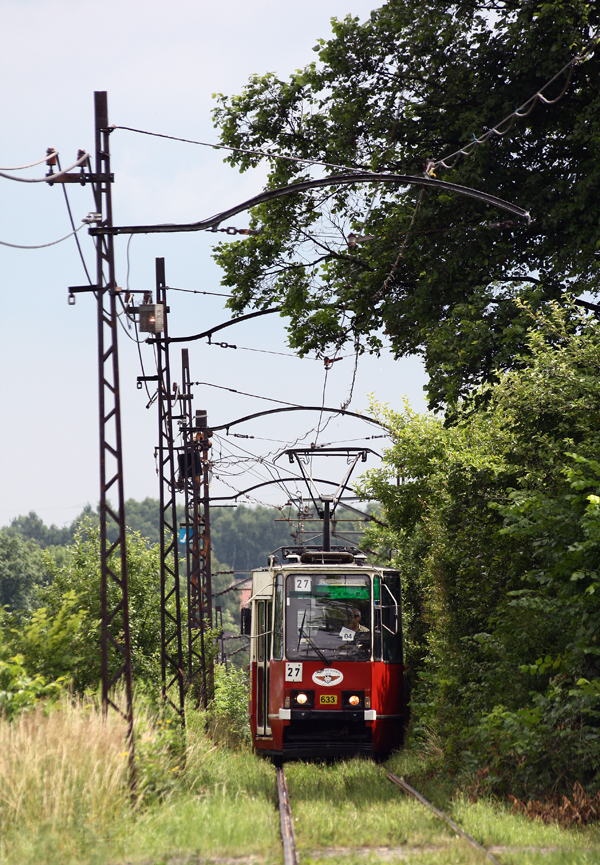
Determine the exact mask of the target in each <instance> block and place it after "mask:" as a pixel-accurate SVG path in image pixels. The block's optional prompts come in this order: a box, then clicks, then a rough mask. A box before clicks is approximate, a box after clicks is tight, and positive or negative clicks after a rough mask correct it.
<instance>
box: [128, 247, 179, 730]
mask: <svg viewBox="0 0 600 865" xmlns="http://www.w3.org/2000/svg"><path fill="white" fill-rule="evenodd" d="M156 303H157V304H162V305H163V308H164V312H163V327H164V330H163V334H162V335H161V334H158V335H157V338H156V371H157V375H156V376H139V377H138V382H139V383H140V385H141V382H142V381H149V380H157V382H158V473H159V495H160V501H159V510H160V525H159V534H160V654H161V692H162V697H163V700H164V701H165V703H168V704H169V705H170V706H171V707H172V708H173V709H174V710H175V711H176V712H177V714H178V715H179V717H180V718H181V721H182V723H185V681H184V661H183V640H182V627H181V594H180V581H179V546H178V541H179V530H178V525H177V522H178V521H177V502H176V483H175V481H176V470H175V449H174V443H173V411H172V407H173V403H172V397H171V367H170V361H169V332H168V314H167V312H168V308H167V296H166V280H165V260H164V258H157V259H156Z"/></svg>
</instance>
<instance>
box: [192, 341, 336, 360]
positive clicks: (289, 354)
mask: <svg viewBox="0 0 600 865" xmlns="http://www.w3.org/2000/svg"><path fill="white" fill-rule="evenodd" d="M208 345H215V346H217V347H218V348H235V349H237V350H238V351H256V352H259V353H260V354H276V355H277V356H278V357H295V358H296V360H323V358H322V357H309V356H308V355H304V357H301V356H300V355H299V354H293V353H292V352H291V351H269V349H266V348H249V347H248V346H245V345H230V344H229V343H221V342H209V343H208ZM344 357H350V355H344Z"/></svg>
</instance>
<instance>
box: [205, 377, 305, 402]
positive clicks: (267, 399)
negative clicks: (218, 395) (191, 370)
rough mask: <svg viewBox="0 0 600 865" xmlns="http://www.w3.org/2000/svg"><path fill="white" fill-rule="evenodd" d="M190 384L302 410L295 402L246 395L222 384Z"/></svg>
mask: <svg viewBox="0 0 600 865" xmlns="http://www.w3.org/2000/svg"><path fill="white" fill-rule="evenodd" d="M190 384H192V385H201V386H204V387H216V388H218V389H219V390H228V391H230V392H231V393H238V394H240V395H241V396H250V397H253V399H263V400H265V401H266V402H276V403H279V405H290V406H292V407H293V408H302V406H301V405H298V403H296V402H285V401H284V400H282V399H273V397H270V396H258V394H255V393H246V391H243V390H236V389H235V388H233V387H225V386H224V385H222V384H212V383H211V382H209V381H192V382H190Z"/></svg>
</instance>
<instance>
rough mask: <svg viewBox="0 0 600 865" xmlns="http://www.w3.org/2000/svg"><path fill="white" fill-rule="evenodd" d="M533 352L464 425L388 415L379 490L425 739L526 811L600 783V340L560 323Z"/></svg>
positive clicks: (372, 486) (462, 414)
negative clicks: (512, 795) (507, 792)
mask: <svg viewBox="0 0 600 865" xmlns="http://www.w3.org/2000/svg"><path fill="white" fill-rule="evenodd" d="M528 351H529V352H530V354H528V356H527V357H526V358H523V359H522V363H521V369H519V370H517V371H512V372H510V373H507V374H505V375H504V376H503V377H502V378H501V380H500V381H499V383H498V384H497V385H494V386H491V387H489V388H487V393H486V397H487V409H484V408H481V409H480V410H478V411H472V410H471V411H470V412H468V413H467V412H466V411H465V410H464V409H463V410H461V408H460V407H459V408H458V409H457V415H456V417H457V421H456V422H455V423H454V424H453V425H444V423H443V421H442V420H440V419H437V418H435V417H433V416H431V415H424V416H422V415H417V414H415V413H413V412H411V411H410V410H409V409H408V408H406V409H405V410H404V412H403V413H395V412H392V411H389V410H387V409H383V410H381V413H382V415H383V416H384V417H385V419H386V421H387V422H388V423H389V424H390V426H391V428H392V431H393V437H394V444H393V447H392V448H391V449H390V450H389V451H388V452H387V454H386V458H385V463H384V467H383V468H382V469H380V470H377V471H373V472H371V473H370V474H369V476H368V479H367V480H366V483H365V491H367V492H369V493H370V494H371V495H374V496H376V497H377V498H379V499H380V500H381V501H382V502H383V503H384V506H385V513H386V518H387V521H388V523H389V528H388V529H382V528H375V529H372V530H371V539H370V542H371V544H378V545H379V549H380V552H381V555H382V557H383V558H385V559H387V560H389V558H390V557H391V558H392V561H393V563H394V564H395V565H397V566H399V567H400V568H401V569H402V571H403V573H404V580H405V589H404V592H405V596H404V610H405V619H406V647H407V667H408V675H409V678H410V681H411V685H412V690H413V693H412V713H413V715H412V731H413V735H415V736H419V735H420V734H421V733H423V734H424V732H425V731H426V730H427V729H433V730H435V731H436V732H437V733H438V734H440V735H441V736H442V738H443V740H444V742H445V743H446V745H445V747H446V756H447V760H448V762H449V764H451V765H452V766H453V767H454V768H455V769H456V768H457V767H462V768H465V769H469V770H474V769H480V770H484V769H485V770H489V771H486V777H487V779H488V783H489V784H490V785H491V786H493V787H495V788H505V789H506V788H509V787H510V788H512V789H513V790H514V791H515V792H516V791H518V792H525V793H531V792H534V790H535V789H537V790H547V789H549V788H552V787H556V786H558V787H561V786H564V785H566V783H567V782H572V781H573V780H578V781H581V782H582V783H583V784H584V785H588V786H591V787H593V786H594V785H595V784H596V785H597V783H598V779H599V777H600V775H599V771H598V770H599V769H600V739H599V737H598V724H599V720H598V719H599V718H600V668H599V663H598V654H599V652H600V646H598V644H597V639H598V630H599V625H600V596H599V593H598V589H599V588H600V583H599V577H598V572H599V571H598V569H599V566H600V464H599V463H598V462H596V461H595V456H596V454H597V453H598V449H599V446H600V421H599V418H600V376H599V373H600V324H599V323H598V322H597V321H596V320H594V319H591V318H588V317H586V316H583V315H577V314H576V313H575V312H574V310H570V311H569V312H568V313H565V312H562V311H560V310H559V309H558V307H556V308H555V309H554V311H553V312H552V313H551V314H549V315H547V316H545V317H542V316H538V317H536V318H534V319H533V318H532V327H531V329H530V332H529V335H528ZM483 402H484V403H485V401H483ZM397 479H399V482H398V481H397Z"/></svg>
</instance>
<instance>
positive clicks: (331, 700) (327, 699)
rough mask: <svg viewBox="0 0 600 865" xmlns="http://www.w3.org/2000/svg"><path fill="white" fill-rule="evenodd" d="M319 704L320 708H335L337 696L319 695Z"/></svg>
mask: <svg viewBox="0 0 600 865" xmlns="http://www.w3.org/2000/svg"><path fill="white" fill-rule="evenodd" d="M319 703H320V704H321V706H323V705H328V706H335V705H336V703H337V694H321V695H320V696H319Z"/></svg>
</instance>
